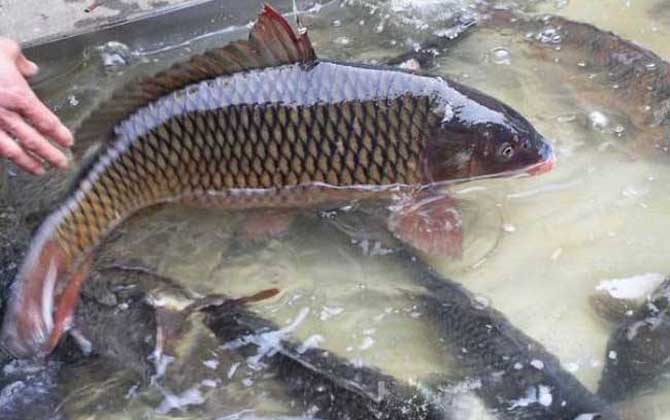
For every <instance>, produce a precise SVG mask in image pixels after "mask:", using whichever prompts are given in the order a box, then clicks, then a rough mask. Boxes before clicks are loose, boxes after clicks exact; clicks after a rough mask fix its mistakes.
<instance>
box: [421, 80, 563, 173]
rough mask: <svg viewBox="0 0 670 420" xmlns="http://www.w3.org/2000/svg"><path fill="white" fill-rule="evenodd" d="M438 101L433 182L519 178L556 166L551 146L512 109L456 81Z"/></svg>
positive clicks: (431, 139) (428, 151)
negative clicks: (514, 176) (498, 177)
mask: <svg viewBox="0 0 670 420" xmlns="http://www.w3.org/2000/svg"><path fill="white" fill-rule="evenodd" d="M449 88H450V90H449V91H447V92H446V93H445V94H443V97H441V98H440V99H439V100H438V101H437V102H436V108H435V109H434V113H435V114H436V115H437V117H438V118H437V120H438V122H437V123H435V124H433V128H432V129H431V130H430V134H429V135H428V138H427V139H426V142H425V147H424V155H423V169H424V173H423V175H424V178H425V179H426V180H427V181H428V182H440V181H450V180H458V179H471V178H478V177H486V176H503V175H514V174H518V173H523V172H526V173H528V174H530V175H537V174H540V173H544V172H547V171H549V170H551V169H552V168H553V166H554V163H555V158H554V152H553V148H552V146H551V145H550V144H549V142H548V141H547V140H546V139H545V138H544V137H543V136H542V135H541V134H540V133H538V132H537V130H535V128H534V127H533V126H532V125H531V123H530V122H528V120H526V118H524V117H523V116H522V115H521V114H519V113H518V112H517V111H515V110H514V109H512V108H511V107H510V106H508V105H506V104H504V103H502V102H500V101H498V100H496V99H494V98H492V97H490V96H488V95H485V94H483V93H481V92H479V91H476V90H474V89H472V88H468V87H465V86H462V85H458V84H454V83H450V84H449Z"/></svg>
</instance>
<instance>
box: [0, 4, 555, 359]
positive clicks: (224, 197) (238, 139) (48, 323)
mask: <svg viewBox="0 0 670 420" xmlns="http://www.w3.org/2000/svg"><path fill="white" fill-rule="evenodd" d="M76 136H77V143H78V144H86V143H87V142H89V145H90V144H91V143H96V142H97V143H99V142H100V140H102V144H101V146H100V147H99V148H98V151H97V152H95V153H93V156H92V157H91V159H90V160H89V162H88V163H87V164H85V165H84V166H83V167H82V168H81V169H80V173H79V176H78V177H77V179H76V180H75V182H74V183H73V189H72V191H71V192H70V193H69V195H68V196H67V197H66V199H65V201H64V203H63V204H62V205H61V206H60V207H58V208H57V209H56V210H55V211H54V212H53V213H51V214H50V215H49V217H48V218H47V219H46V220H45V221H44V222H43V223H42V226H41V227H40V229H39V230H38V232H37V234H36V235H35V238H34V240H33V241H32V244H31V249H30V250H29V252H28V255H27V257H26V259H25V260H24V262H23V264H22V268H21V270H20V271H19V273H18V275H17V279H16V281H15V282H14V285H13V286H12V297H11V298H10V305H9V307H8V309H7V311H6V313H5V316H4V320H3V328H2V332H1V335H0V345H2V346H3V347H4V348H5V349H7V350H8V351H9V352H10V353H12V354H13V355H15V356H30V355H34V354H47V353H49V352H50V351H51V350H52V349H53V348H54V346H55V345H56V344H57V343H58V340H59V339H60V337H61V335H62V334H63V332H65V331H67V329H68V328H70V320H71V319H72V313H73V311H74V308H75V305H76V302H77V297H78V291H79V288H80V287H81V284H82V282H83V281H84V280H85V279H86V273H87V271H88V266H89V264H90V261H91V259H92V256H93V251H94V248H95V247H96V246H97V245H98V244H99V243H101V241H102V239H103V238H104V237H105V235H106V234H107V233H109V232H110V231H111V230H112V229H114V228H115V227H116V226H117V225H118V224H119V223H121V222H122V221H123V220H124V219H125V218H127V217H129V216H130V215H131V214H133V213H134V212H136V211H138V210H140V209H142V208H144V207H148V206H151V205H154V204H157V203H162V202H173V201H181V202H185V203H192V204H197V205H207V206H220V207H225V208H230V209H241V208H252V207H306V206H317V205H322V204H324V203H329V204H334V203H342V202H346V201H351V200H355V199H361V198H384V199H393V200H397V199H402V200H403V201H404V204H403V205H395V206H391V208H390V209H389V210H390V211H391V213H392V215H391V218H390V219H389V227H390V228H391V229H392V230H393V231H394V233H395V234H396V236H397V237H399V238H402V240H404V241H406V242H408V243H410V244H412V245H413V246H414V247H415V248H416V249H419V250H422V251H424V252H427V253H429V254H431V255H433V254H434V255H436V256H438V255H439V256H456V255H457V254H458V252H457V250H458V249H460V245H456V241H457V239H458V237H459V235H460V234H459V232H455V231H453V229H452V230H451V231H450V227H451V226H455V225H459V224H458V223H457V222H458V221H456V220H449V218H450V217H452V216H450V215H451V214H452V213H453V212H444V211H438V209H439V205H440V203H443V204H444V205H447V206H451V205H453V204H452V203H451V200H448V199H447V200H444V199H439V200H434V199H433V200H427V201H426V202H430V203H432V204H430V206H432V207H434V209H432V210H430V209H429V210H427V211H417V210H416V209H418V208H420V206H419V205H418V204H419V203H418V200H424V199H426V197H427V195H430V194H436V193H437V192H438V190H436V189H433V188H430V187H431V186H432V184H433V183H436V182H444V181H450V180H456V179H464V178H469V177H475V176H484V175H497V174H502V173H509V172H513V171H520V170H527V171H528V172H529V173H530V172H531V168H532V171H533V173H541V172H543V171H546V170H549V169H551V167H552V166H553V155H552V149H551V147H550V146H549V145H548V144H547V143H546V142H544V141H543V138H542V136H541V135H540V134H539V133H537V131H535V129H534V128H533V127H532V126H531V125H530V123H529V122H528V121H526V120H525V119H524V118H523V117H522V116H521V115H519V114H518V113H517V112H516V111H514V110H513V109H511V108H510V107H508V106H506V105H504V104H502V103H500V102H498V101H496V100H494V99H493V98H490V97H487V96H486V95H484V94H482V93H481V92H477V91H475V90H473V89H470V88H467V87H465V86H462V85H459V84H458V83H455V82H451V81H447V80H445V79H442V78H440V77H431V76H426V75H418V74H413V73H410V72H405V71H400V70H397V69H393V68H388V67H377V66H365V65H355V64H346V63H334V62H328V61H320V60H318V59H317V57H316V54H315V53H314V50H313V48H312V45H311V44H310V41H309V38H308V37H307V35H306V33H303V32H301V33H299V34H298V33H295V32H294V31H293V29H292V28H291V26H290V24H289V23H288V22H287V21H286V20H285V19H283V18H282V17H281V15H279V14H278V13H277V12H276V11H274V10H273V9H272V8H270V7H269V6H265V7H264V8H263V11H262V12H261V14H260V15H259V20H258V22H257V24H256V25H254V27H253V28H252V30H251V33H250V35H249V39H248V40H247V41H236V42H233V43H231V44H229V45H227V46H223V47H221V48H218V49H215V50H213V51H210V52H207V53H205V54H202V55H196V56H194V57H192V58H191V59H190V60H189V61H188V62H185V63H178V64H176V65H174V66H173V67H171V68H170V69H168V70H165V71H164V72H161V73H158V74H156V75H154V76H152V77H148V78H145V79H142V80H139V81H135V82H133V83H131V84H129V85H128V86H126V87H125V88H124V89H121V90H120V91H119V92H117V93H115V94H114V95H112V97H111V98H110V99H109V100H108V101H106V102H104V103H103V104H101V105H100V106H99V107H98V108H97V109H96V110H94V111H93V112H92V113H91V114H90V115H89V116H88V117H87V118H86V119H84V121H83V122H82V125H81V127H80V128H79V129H78V130H77V132H76ZM412 201H417V203H416V205H410V204H411V202H412ZM404 209H406V210H404ZM424 210H425V209H424ZM426 214H431V215H434V216H435V218H436V219H437V220H428V219H427V217H426ZM445 218H446V220H442V219H445ZM391 222H392V223H391ZM459 226H460V225H459ZM54 273H55V277H56V279H55V280H54Z"/></svg>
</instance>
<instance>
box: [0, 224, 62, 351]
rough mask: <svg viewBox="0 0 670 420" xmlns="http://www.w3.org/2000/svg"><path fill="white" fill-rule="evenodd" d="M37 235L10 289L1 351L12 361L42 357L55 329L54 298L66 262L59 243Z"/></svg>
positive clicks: (0, 333)
mask: <svg viewBox="0 0 670 420" xmlns="http://www.w3.org/2000/svg"><path fill="white" fill-rule="evenodd" d="M45 236H46V235H39V234H38V237H37V239H36V240H35V241H34V242H33V244H32V245H31V248H30V250H29V252H28V256H27V257H26V259H25V260H24V262H23V265H22V266H21V269H20V271H19V273H18V276H17V278H16V280H15V281H14V284H13V285H12V290H11V295H10V299H9V304H8V308H7V310H6V311H5V314H4V319H3V325H2V331H1V332H0V347H2V348H3V349H5V350H6V351H7V352H9V353H10V354H12V355H13V356H15V357H21V358H23V357H31V356H35V355H40V354H42V350H43V348H44V345H45V344H46V343H47V341H48V339H49V336H50V334H51V332H52V330H53V328H54V318H53V313H54V297H55V295H56V293H57V290H58V289H59V287H61V285H60V284H59V283H60V282H62V280H63V273H64V272H65V271H67V268H68V265H69V263H68V262H69V259H68V257H67V253H66V252H65V251H64V250H63V249H62V247H61V246H60V245H59V243H58V241H56V240H54V239H53V238H51V237H45Z"/></svg>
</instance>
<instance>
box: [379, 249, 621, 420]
mask: <svg viewBox="0 0 670 420" xmlns="http://www.w3.org/2000/svg"><path fill="white" fill-rule="evenodd" d="M392 258H398V259H400V260H403V261H405V263H404V264H405V266H406V267H409V270H410V272H411V276H412V278H413V279H415V280H416V282H417V284H420V285H422V286H425V287H426V289H427V293H425V294H422V295H419V296H417V297H416V299H417V302H418V310H419V311H422V312H423V313H424V314H425V315H426V316H427V317H428V318H430V319H432V321H433V322H434V323H435V325H436V326H437V328H438V329H439V333H440V334H441V336H442V337H443V338H444V341H445V345H446V346H447V347H448V350H449V352H450V353H451V354H452V355H453V357H454V358H455V360H456V362H457V363H458V365H459V366H460V368H461V369H462V371H463V375H464V376H465V377H466V378H468V379H469V380H474V381H476V382H477V384H478V386H476V387H475V389H474V392H475V393H476V394H477V395H478V396H479V397H480V398H481V399H482V400H483V402H484V403H485V404H486V406H487V407H489V408H490V409H491V410H492V411H493V412H494V413H495V415H497V416H499V418H504V419H538V420H539V419H575V418H578V416H584V417H579V419H582V418H584V419H587V418H591V419H596V418H598V419H617V418H619V417H618V416H617V415H616V414H615V413H614V412H613V411H612V409H611V408H610V407H609V406H608V405H607V403H605V402H604V401H602V400H600V399H599V398H598V397H597V396H595V395H594V394H592V393H591V392H590V391H589V390H588V389H586V388H585V387H584V386H583V385H582V384H581V383H580V382H579V381H578V380H577V379H576V378H575V377H574V376H573V375H572V374H570V373H569V372H567V371H566V370H565V369H563V367H562V366H561V363H560V361H559V360H558V358H557V357H556V356H554V355H553V354H551V353H549V352H548V351H547V350H546V349H545V348H544V346H543V345H542V344H540V343H538V342H537V341H535V340H533V339H532V338H530V337H529V336H527V335H526V334H524V333H523V332H522V331H521V330H519V329H517V328H516V327H514V325H512V324H511V323H510V322H509V321H508V320H507V318H506V317H505V316H504V315H503V314H502V313H500V312H498V311H497V310H495V309H494V308H492V307H490V306H489V305H488V303H487V302H482V301H481V300H478V299H477V298H476V297H475V296H473V295H472V294H471V293H470V292H468V291H467V290H466V289H465V288H464V287H462V286H461V285H459V284H457V283H455V282H453V281H451V280H449V279H446V278H444V277H442V276H439V275H438V274H437V273H436V272H435V271H434V270H433V269H432V268H431V267H429V266H428V265H425V264H424V263H422V262H420V258H419V257H418V256H416V255H413V254H412V253H411V252H408V251H404V250H402V249H401V250H399V251H397V252H396V253H395V254H393V256H392ZM589 416H590V417H589Z"/></svg>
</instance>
